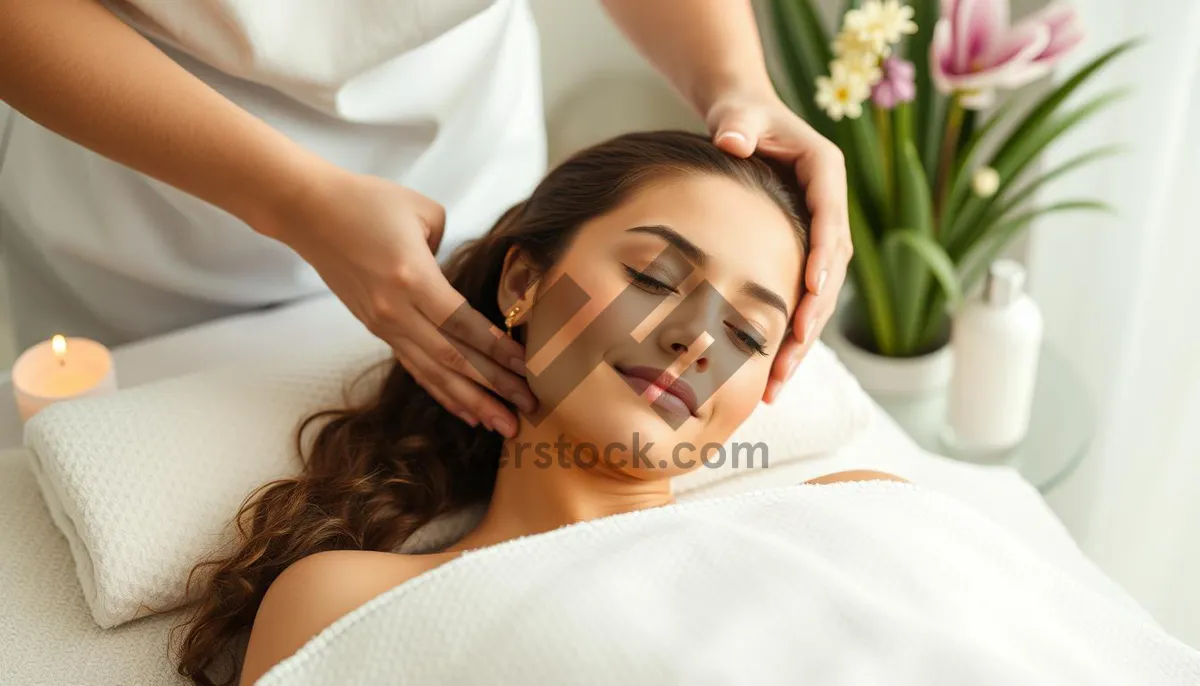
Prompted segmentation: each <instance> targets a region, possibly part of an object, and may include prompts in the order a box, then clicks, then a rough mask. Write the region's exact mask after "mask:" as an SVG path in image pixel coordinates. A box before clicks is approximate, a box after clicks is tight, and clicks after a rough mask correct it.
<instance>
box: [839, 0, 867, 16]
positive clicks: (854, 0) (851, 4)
mask: <svg viewBox="0 0 1200 686" xmlns="http://www.w3.org/2000/svg"><path fill="white" fill-rule="evenodd" d="M859 5H862V0H846V4H845V5H843V6H842V13H841V14H839V15H838V16H839V17H844V16H846V13H847V12H849V11H850V10H856V9H858V7H859Z"/></svg>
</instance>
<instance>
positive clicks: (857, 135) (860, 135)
mask: <svg viewBox="0 0 1200 686" xmlns="http://www.w3.org/2000/svg"><path fill="white" fill-rule="evenodd" d="M871 116H872V109H871V105H870V103H863V113H862V116H860V117H859V118H857V119H843V120H841V121H840V122H838V131H839V132H840V133H841V134H842V135H841V141H842V143H843V145H842V152H843V153H844V154H845V156H846V173H847V175H848V176H849V182H850V184H851V185H857V186H858V187H859V188H861V189H862V190H863V196H862V200H863V202H864V203H865V204H864V210H865V211H866V216H867V218H868V219H869V220H871V221H873V222H875V223H876V224H878V225H882V224H883V218H884V217H886V216H887V214H886V212H884V211H883V210H884V205H885V198H886V193H885V192H884V177H883V151H882V150H881V149H880V147H879V136H878V135H877V134H876V132H875V124H874V122H872V121H871Z"/></svg>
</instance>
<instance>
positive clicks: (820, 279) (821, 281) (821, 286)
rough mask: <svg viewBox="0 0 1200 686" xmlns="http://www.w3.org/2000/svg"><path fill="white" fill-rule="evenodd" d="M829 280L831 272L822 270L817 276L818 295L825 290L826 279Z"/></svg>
mask: <svg viewBox="0 0 1200 686" xmlns="http://www.w3.org/2000/svg"><path fill="white" fill-rule="evenodd" d="M827 278H829V272H828V271H826V270H824V269H822V270H821V273H820V274H817V295H820V294H821V291H823V290H825V279H827Z"/></svg>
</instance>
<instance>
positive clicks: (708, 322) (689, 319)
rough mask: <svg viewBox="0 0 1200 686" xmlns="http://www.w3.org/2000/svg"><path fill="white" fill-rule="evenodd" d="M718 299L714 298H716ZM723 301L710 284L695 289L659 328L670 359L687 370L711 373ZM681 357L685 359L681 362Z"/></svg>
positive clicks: (661, 344)
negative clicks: (679, 363) (712, 352)
mask: <svg viewBox="0 0 1200 686" xmlns="http://www.w3.org/2000/svg"><path fill="white" fill-rule="evenodd" d="M714 296H715V297H714ZM722 301H723V298H721V297H720V295H719V294H718V293H717V292H716V289H714V288H713V287H712V286H711V285H709V284H707V283H705V284H701V285H700V286H698V287H696V288H695V289H693V290H692V292H691V293H689V294H688V295H687V297H685V298H684V299H683V301H682V302H680V303H679V304H678V305H677V306H676V307H675V309H674V310H672V311H671V312H670V314H668V315H667V316H666V318H665V319H664V320H663V322H662V324H661V325H660V326H659V327H658V344H659V346H660V347H661V348H662V349H663V351H664V352H666V353H668V354H669V355H670V357H671V358H673V359H676V360H681V361H682V362H683V363H684V364H685V365H686V366H685V367H683V368H682V369H680V370H679V372H680V373H683V372H684V371H686V370H688V369H694V370H695V371H697V372H706V371H708V369H709V367H710V365H711V362H712V361H711V354H710V350H711V349H712V347H713V346H712V344H713V342H714V341H715V338H716V333H715V332H718V331H720V327H722V326H723V324H722V323H721V302H722ZM681 358H682V359H681Z"/></svg>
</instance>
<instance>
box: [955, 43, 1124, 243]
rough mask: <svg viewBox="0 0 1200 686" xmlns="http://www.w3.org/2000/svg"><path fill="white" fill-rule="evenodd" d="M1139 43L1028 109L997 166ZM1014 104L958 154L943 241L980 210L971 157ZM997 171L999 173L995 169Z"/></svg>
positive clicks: (1115, 51) (1111, 53)
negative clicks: (972, 190) (971, 192)
mask: <svg viewBox="0 0 1200 686" xmlns="http://www.w3.org/2000/svg"><path fill="white" fill-rule="evenodd" d="M1140 42H1141V41H1140V40H1139V39H1133V40H1129V41H1125V42H1124V43H1121V44H1119V45H1116V46H1115V47H1113V48H1111V49H1109V50H1108V51H1106V52H1104V53H1102V54H1101V55H1099V56H1098V57H1096V58H1095V59H1093V60H1092V61H1091V62H1089V63H1087V64H1086V65H1084V66H1083V67H1081V68H1080V69H1079V70H1078V71H1076V72H1075V73H1074V74H1072V75H1071V76H1070V77H1069V78H1068V79H1067V80H1066V81H1064V82H1063V83H1062V84H1061V85H1060V86H1059V87H1058V88H1055V89H1054V90H1053V91H1051V92H1050V93H1047V94H1046V95H1045V96H1043V97H1042V98H1041V99H1040V100H1039V101H1038V102H1037V103H1036V104H1035V105H1034V106H1033V107H1032V108H1030V110H1029V111H1028V112H1027V113H1026V114H1025V115H1024V116H1023V117H1022V118H1021V120H1020V121H1019V123H1018V124H1017V125H1016V126H1015V127H1014V128H1013V130H1012V132H1011V133H1010V134H1009V135H1008V136H1007V137H1006V138H1005V139H1004V140H1003V141H1002V143H1001V145H1000V146H999V147H998V149H997V151H996V154H995V156H994V159H995V160H997V163H998V161H999V160H1000V159H1001V158H1003V157H1005V156H1007V155H1011V154H1013V153H1012V151H1013V149H1014V148H1015V147H1018V146H1020V145H1021V144H1022V142H1023V141H1026V140H1027V139H1028V138H1029V137H1030V136H1032V135H1034V134H1035V133H1037V132H1038V131H1044V130H1045V127H1046V126H1047V125H1048V124H1047V121H1048V120H1049V119H1050V117H1051V116H1053V115H1054V113H1055V111H1056V110H1057V109H1058V108H1059V106H1060V105H1062V103H1063V102H1065V101H1066V100H1067V98H1069V97H1070V96H1071V95H1072V94H1073V93H1074V92H1075V91H1076V90H1078V89H1079V87H1080V86H1082V85H1083V84H1084V83H1085V82H1086V81H1087V80H1088V79H1089V78H1091V77H1092V76H1093V75H1094V74H1095V73H1096V72H1097V71H1099V70H1100V69H1102V68H1103V67H1104V66H1105V65H1107V64H1108V63H1109V62H1111V61H1112V60H1114V59H1116V58H1117V57H1118V56H1120V55H1121V54H1123V53H1125V52H1126V51H1128V50H1130V49H1132V48H1134V47H1135V46H1136V45H1138V44H1139V43H1140ZM1015 103H1016V100H1015V99H1013V100H1009V101H1008V102H1006V103H1005V104H1004V105H1003V106H1001V108H1000V109H999V110H998V111H997V112H996V113H995V114H993V115H992V116H991V117H989V120H988V123H987V124H986V125H985V126H984V127H983V129H981V130H980V131H979V132H977V134H976V135H974V136H972V138H971V139H970V140H969V141H968V142H967V144H966V147H965V148H963V150H962V152H961V153H960V154H959V163H958V165H957V166H956V169H955V174H954V178H953V180H952V184H951V191H950V200H949V202H947V203H946V206H945V207H943V208H942V213H941V216H940V217H939V220H940V222H939V226H941V227H942V231H943V241H945V240H947V239H949V240H956V239H957V238H958V235H957V234H958V231H959V229H961V228H962V227H963V226H966V225H969V223H970V222H969V221H966V220H963V217H962V215H963V214H968V213H977V212H978V211H979V205H980V203H979V202H977V198H974V197H969V188H970V176H971V174H972V172H973V171H974V167H973V163H972V157H973V156H974V153H975V150H976V148H977V147H978V146H979V144H980V143H981V142H982V141H983V140H984V139H986V138H987V137H988V135H989V134H990V133H991V132H992V131H993V130H994V129H995V127H996V125H997V124H998V123H999V122H1001V121H1002V120H1004V119H1006V118H1007V117H1008V115H1009V113H1010V112H1011V111H1012V110H1013V109H1015ZM1043 147H1044V146H1043ZM997 163H993V165H992V166H996V164H997ZM997 170H999V168H998V167H997ZM1011 180H1012V179H1011V178H1010V177H1009V178H1006V177H1005V176H1004V174H1003V172H1002V173H1001V181H1002V182H1008V181H1011ZM951 254H954V253H953V251H951Z"/></svg>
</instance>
